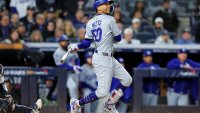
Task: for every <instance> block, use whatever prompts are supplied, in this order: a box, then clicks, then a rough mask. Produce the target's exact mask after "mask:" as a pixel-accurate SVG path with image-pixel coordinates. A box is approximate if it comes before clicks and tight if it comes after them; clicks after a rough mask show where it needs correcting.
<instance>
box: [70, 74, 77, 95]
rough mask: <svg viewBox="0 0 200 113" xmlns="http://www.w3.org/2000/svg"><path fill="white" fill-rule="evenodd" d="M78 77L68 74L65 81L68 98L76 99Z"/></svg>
mask: <svg viewBox="0 0 200 113" xmlns="http://www.w3.org/2000/svg"><path fill="white" fill-rule="evenodd" d="M76 79H78V75H76V74H69V76H68V79H67V88H68V90H69V96H70V98H78V82H77V80H76Z"/></svg>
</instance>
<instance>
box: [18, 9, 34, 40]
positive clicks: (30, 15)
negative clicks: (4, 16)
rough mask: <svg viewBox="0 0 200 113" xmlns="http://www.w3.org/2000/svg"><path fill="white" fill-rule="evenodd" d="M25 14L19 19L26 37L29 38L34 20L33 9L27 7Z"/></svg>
mask: <svg viewBox="0 0 200 113" xmlns="http://www.w3.org/2000/svg"><path fill="white" fill-rule="evenodd" d="M26 12H27V14H26V16H25V17H23V18H21V19H20V21H21V22H23V23H24V25H25V27H26V32H27V35H28V36H29V34H30V31H31V28H32V27H33V25H34V24H35V20H34V13H35V7H31V6H28V8H27V11H26Z"/></svg>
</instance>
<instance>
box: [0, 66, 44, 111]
mask: <svg viewBox="0 0 200 113" xmlns="http://www.w3.org/2000/svg"><path fill="white" fill-rule="evenodd" d="M0 89H2V92H1V93H2V94H3V97H2V98H0V112H1V113H39V111H40V110H41V108H42V101H41V99H38V100H37V102H36V103H35V105H34V106H33V108H31V107H27V106H23V105H18V104H15V103H14V100H13V97H12V96H11V95H10V94H9V91H8V89H7V87H6V84H4V69H3V66H2V65H1V64H0Z"/></svg>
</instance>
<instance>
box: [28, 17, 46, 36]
mask: <svg viewBox="0 0 200 113" xmlns="http://www.w3.org/2000/svg"><path fill="white" fill-rule="evenodd" d="M44 29H45V16H44V15H43V14H37V16H36V24H35V25H33V26H32V28H31V31H33V30H40V32H42V33H43V32H44Z"/></svg>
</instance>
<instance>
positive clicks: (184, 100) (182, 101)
mask: <svg viewBox="0 0 200 113" xmlns="http://www.w3.org/2000/svg"><path fill="white" fill-rule="evenodd" d="M177 105H178V106H188V105H189V95H188V94H179V98H178V103H177Z"/></svg>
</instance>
